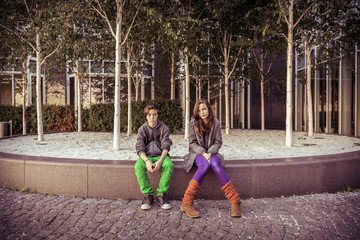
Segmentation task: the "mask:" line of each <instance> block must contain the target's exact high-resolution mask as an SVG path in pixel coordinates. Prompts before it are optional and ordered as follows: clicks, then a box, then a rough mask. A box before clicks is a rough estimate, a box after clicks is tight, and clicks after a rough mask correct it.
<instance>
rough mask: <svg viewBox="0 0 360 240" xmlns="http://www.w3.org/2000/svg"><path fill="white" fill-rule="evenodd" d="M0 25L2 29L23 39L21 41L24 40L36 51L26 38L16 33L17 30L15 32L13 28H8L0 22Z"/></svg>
mask: <svg viewBox="0 0 360 240" xmlns="http://www.w3.org/2000/svg"><path fill="white" fill-rule="evenodd" d="M0 26H1V27H2V28H4V29H6V30H8V31H9V32H11V33H13V34H15V35H16V36H17V37H19V38H20V40H21V41H23V42H25V43H26V44H28V45H29V46H30V47H31V48H32V49H33V50H34V51H35V52H36V47H35V46H34V45H33V44H32V43H31V42H29V41H28V40H26V39H25V38H23V37H22V36H21V35H20V34H19V33H17V32H15V31H14V30H12V29H10V28H8V27H6V26H4V25H2V24H1V23H0Z"/></svg>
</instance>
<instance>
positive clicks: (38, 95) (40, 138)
mask: <svg viewBox="0 0 360 240" xmlns="http://www.w3.org/2000/svg"><path fill="white" fill-rule="evenodd" d="M36 112H37V130H38V141H44V129H43V121H42V102H41V45H40V34H39V32H37V33H36Z"/></svg>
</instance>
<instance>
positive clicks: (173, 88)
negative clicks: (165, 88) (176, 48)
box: [170, 52, 175, 100]
mask: <svg viewBox="0 0 360 240" xmlns="http://www.w3.org/2000/svg"><path fill="white" fill-rule="evenodd" d="M174 76H175V53H174V52H171V76H170V82H171V88H170V92H171V96H170V99H171V100H174V99H175V91H174V90H175V86H174V85H175V81H174Z"/></svg>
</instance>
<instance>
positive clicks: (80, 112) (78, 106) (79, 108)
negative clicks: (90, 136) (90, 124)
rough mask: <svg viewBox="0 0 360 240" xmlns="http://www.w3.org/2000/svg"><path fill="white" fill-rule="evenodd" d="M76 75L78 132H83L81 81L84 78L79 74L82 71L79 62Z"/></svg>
mask: <svg viewBox="0 0 360 240" xmlns="http://www.w3.org/2000/svg"><path fill="white" fill-rule="evenodd" d="M76 68H77V69H76V74H75V77H76V79H75V80H76V90H77V94H76V95H77V99H76V101H77V125H78V132H81V131H82V121H81V120H82V119H81V114H82V111H81V106H82V104H81V97H82V96H81V88H80V86H81V80H82V77H81V75H80V73H79V71H80V68H79V62H78V61H76Z"/></svg>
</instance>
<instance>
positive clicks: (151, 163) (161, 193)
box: [135, 104, 174, 210]
mask: <svg viewBox="0 0 360 240" xmlns="http://www.w3.org/2000/svg"><path fill="white" fill-rule="evenodd" d="M144 115H145V118H146V120H147V121H146V122H145V123H144V124H143V125H142V126H141V127H140V128H139V131H138V137H137V141H136V152H137V154H138V155H139V158H138V160H137V161H136V163H135V174H136V177H137V179H138V182H139V185H140V191H141V192H142V193H143V194H144V195H145V197H144V200H143V201H142V203H141V209H143V210H148V209H150V208H151V205H152V203H153V201H154V190H153V189H152V187H151V184H150V181H149V178H148V175H147V173H146V171H148V172H150V173H154V172H157V171H159V170H161V171H162V173H161V178H160V182H159V187H158V189H157V190H156V195H157V203H158V204H159V205H160V206H161V207H162V208H163V209H171V205H170V203H169V201H168V200H167V199H166V197H165V194H166V193H168V191H169V186H170V181H171V177H172V173H173V170H174V164H173V163H172V161H171V159H170V157H169V156H168V152H169V151H170V146H171V144H172V141H171V139H170V138H169V128H168V126H166V124H165V123H163V122H162V121H159V120H158V116H159V109H158V107H157V106H156V105H155V104H148V105H146V106H145V108H144Z"/></svg>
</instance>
